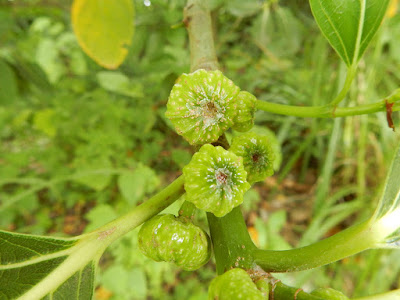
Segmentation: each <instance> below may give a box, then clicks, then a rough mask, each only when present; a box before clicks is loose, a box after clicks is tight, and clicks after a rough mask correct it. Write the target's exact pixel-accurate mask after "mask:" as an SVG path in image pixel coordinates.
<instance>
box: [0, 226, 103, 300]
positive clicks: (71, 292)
mask: <svg viewBox="0 0 400 300" xmlns="http://www.w3.org/2000/svg"><path fill="white" fill-rule="evenodd" d="M88 237H90V236H86V238H85V239H77V238H71V239H63V238H53V237H43V236H34V235H25V234H19V233H12V232H6V231H0V287H1V289H0V299H1V300H3V299H4V300H6V299H7V300H10V299H17V298H18V299H27V300H28V299H29V300H32V299H42V298H44V299H71V300H74V299H82V300H87V299H91V298H92V295H93V287H94V284H93V281H94V274H95V268H96V265H97V259H98V257H99V255H100V254H101V250H100V253H98V252H99V248H98V247H96V246H95V244H94V241H95V240H94V241H93V239H90V238H88Z"/></svg>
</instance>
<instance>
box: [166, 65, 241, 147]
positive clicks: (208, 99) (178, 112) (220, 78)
mask: <svg viewBox="0 0 400 300" xmlns="http://www.w3.org/2000/svg"><path fill="white" fill-rule="evenodd" d="M239 91H240V89H239V88H238V87H237V86H236V85H235V84H234V83H233V82H232V81H231V80H230V79H228V78H226V77H225V76H224V75H223V74H222V73H221V72H220V71H205V70H197V71H195V72H193V73H190V74H183V75H182V76H181V77H180V78H179V80H178V82H177V83H176V84H175V85H174V86H173V88H172V91H171V94H170V96H169V99H168V103H167V111H166V113H165V116H166V117H167V118H168V119H170V120H171V122H172V124H173V125H174V126H175V129H176V132H177V133H178V134H180V135H182V136H183V137H184V138H185V139H186V140H187V141H188V142H189V143H190V144H191V145H203V144H206V143H212V142H215V141H216V140H218V138H219V137H220V136H221V135H222V134H223V133H224V132H225V131H226V130H227V129H228V128H229V127H231V126H232V125H233V118H234V117H235V115H236V114H237V104H236V98H237V96H238V94H239Z"/></svg>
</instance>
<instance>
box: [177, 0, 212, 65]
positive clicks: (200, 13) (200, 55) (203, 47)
mask: <svg viewBox="0 0 400 300" xmlns="http://www.w3.org/2000/svg"><path fill="white" fill-rule="evenodd" d="M207 2H208V1H207V0H189V1H188V2H187V5H186V7H185V11H184V23H185V25H186V28H187V31H188V33H189V41H190V66H191V67H190V69H191V71H192V72H194V71H196V70H198V69H205V70H208V71H211V70H217V69H218V60H217V56H216V54H215V47H214V39H213V31H212V27H211V16H210V10H209V9H208V3H207Z"/></svg>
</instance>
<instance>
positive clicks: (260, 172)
mask: <svg viewBox="0 0 400 300" xmlns="http://www.w3.org/2000/svg"><path fill="white" fill-rule="evenodd" d="M229 151H232V152H233V153H235V154H236V155H238V156H241V157H243V165H244V169H245V170H246V172H247V181H248V182H250V183H254V182H257V181H263V180H264V179H265V178H266V177H268V176H271V175H273V174H274V169H273V162H274V159H275V155H274V152H273V150H272V148H271V146H270V142H269V140H268V138H267V137H266V136H262V135H259V134H256V133H254V132H248V133H245V134H242V135H239V136H237V137H235V138H234V139H233V140H232V146H231V147H230V148H229Z"/></svg>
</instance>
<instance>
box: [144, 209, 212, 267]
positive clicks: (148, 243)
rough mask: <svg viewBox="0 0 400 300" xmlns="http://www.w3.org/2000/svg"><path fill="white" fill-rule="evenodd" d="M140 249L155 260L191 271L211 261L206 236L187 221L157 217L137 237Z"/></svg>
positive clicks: (165, 216) (168, 216)
mask: <svg viewBox="0 0 400 300" xmlns="http://www.w3.org/2000/svg"><path fill="white" fill-rule="evenodd" d="M138 241H139V249H140V251H141V252H142V253H143V254H144V255H146V256H147V257H149V258H151V259H153V260H155V261H167V262H174V263H175V264H177V265H178V266H180V267H182V268H183V269H184V270H188V271H193V270H196V269H198V268H200V267H201V266H203V265H204V264H205V263H207V261H208V260H209V259H210V255H211V242H210V238H209V237H208V235H207V233H205V232H204V230H202V229H201V228H200V227H197V226H195V225H194V224H192V223H191V222H189V220H188V219H187V218H179V217H178V218H177V217H175V216H174V215H158V216H155V217H153V218H152V219H150V220H148V221H147V222H145V223H144V224H143V225H142V227H141V228H140V231H139V234H138Z"/></svg>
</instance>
